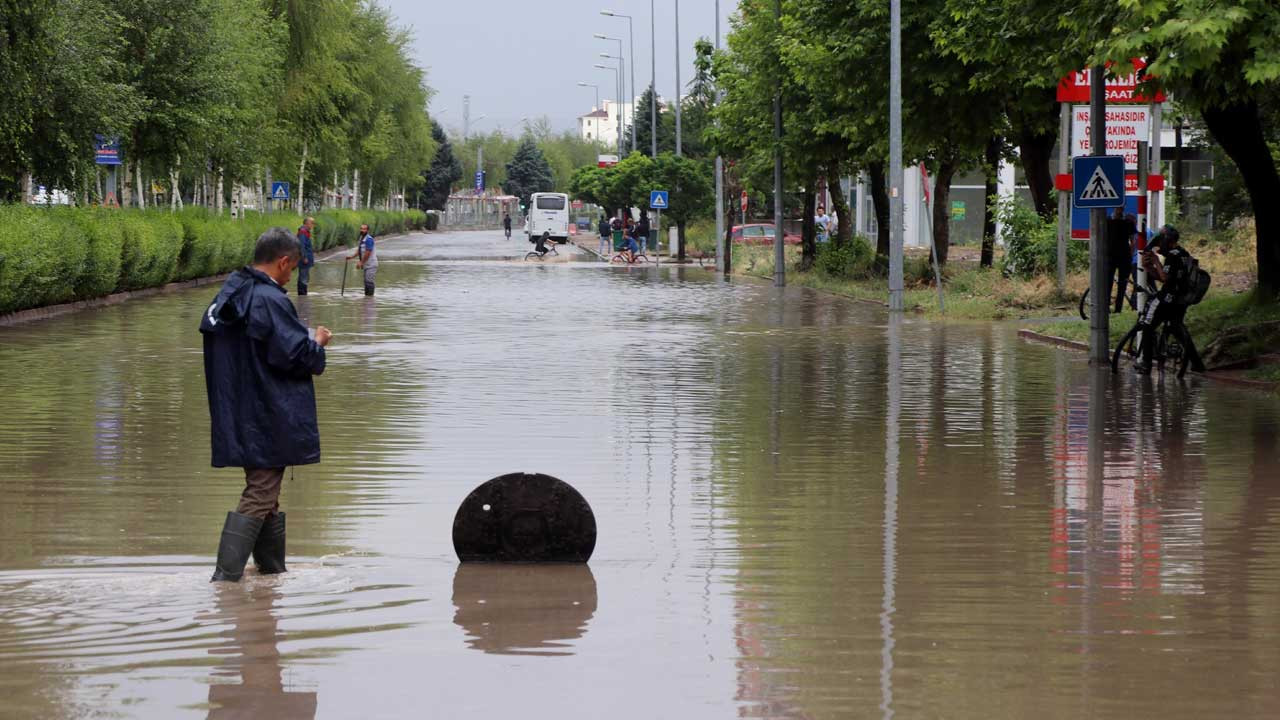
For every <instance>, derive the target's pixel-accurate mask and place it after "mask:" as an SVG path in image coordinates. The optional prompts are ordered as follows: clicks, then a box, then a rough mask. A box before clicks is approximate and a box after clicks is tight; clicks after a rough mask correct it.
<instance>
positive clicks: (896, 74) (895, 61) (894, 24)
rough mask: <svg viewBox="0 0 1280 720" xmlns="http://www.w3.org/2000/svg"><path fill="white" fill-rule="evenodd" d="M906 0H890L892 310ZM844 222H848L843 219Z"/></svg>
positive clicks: (895, 306) (898, 277) (899, 300)
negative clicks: (903, 24)
mask: <svg viewBox="0 0 1280 720" xmlns="http://www.w3.org/2000/svg"><path fill="white" fill-rule="evenodd" d="M902 181H903V176H902V0H890V3H889V310H890V311H891V312H902V309H903V297H902V219H903V218H902V199H903V198H902V190H903V188H902V184H903V182H902ZM841 222H844V221H843V220H842V221H841Z"/></svg>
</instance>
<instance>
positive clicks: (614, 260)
mask: <svg viewBox="0 0 1280 720" xmlns="http://www.w3.org/2000/svg"><path fill="white" fill-rule="evenodd" d="M609 264H610V265H626V264H627V256H626V255H625V254H623V253H618V254H616V255H614V256H613V257H611V258H609Z"/></svg>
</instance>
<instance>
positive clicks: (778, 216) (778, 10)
mask: <svg viewBox="0 0 1280 720" xmlns="http://www.w3.org/2000/svg"><path fill="white" fill-rule="evenodd" d="M894 2H898V0H894ZM773 18H774V22H775V27H781V26H782V0H774V4H773ZM774 72H775V73H776V76H775V78H774V88H773V285H774V287H783V286H785V285H786V284H787V254H786V247H784V246H783V243H782V239H783V237H785V236H784V234H783V232H782V210H783V203H782V74H781V72H782V71H781V69H780V67H775V70H774ZM676 117H677V118H679V117H680V116H679V115H677V116H676ZM678 122H679V120H677V123H678ZM676 127H677V128H678V127H679V125H678V124H677V126H676ZM676 137H677V138H678V137H679V135H676ZM677 147H679V146H678V145H677Z"/></svg>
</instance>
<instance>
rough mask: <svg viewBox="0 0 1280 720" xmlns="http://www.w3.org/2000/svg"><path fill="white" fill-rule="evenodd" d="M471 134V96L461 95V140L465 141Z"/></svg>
mask: <svg viewBox="0 0 1280 720" xmlns="http://www.w3.org/2000/svg"><path fill="white" fill-rule="evenodd" d="M470 134H471V96H470V95H463V96H462V141H463V142H466V141H467V136H468V135H470Z"/></svg>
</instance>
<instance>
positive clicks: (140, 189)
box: [133, 160, 147, 210]
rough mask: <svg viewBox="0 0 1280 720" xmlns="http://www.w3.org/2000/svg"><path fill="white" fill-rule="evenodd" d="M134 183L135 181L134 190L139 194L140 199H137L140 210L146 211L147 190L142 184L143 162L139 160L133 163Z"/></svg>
mask: <svg viewBox="0 0 1280 720" xmlns="http://www.w3.org/2000/svg"><path fill="white" fill-rule="evenodd" d="M133 181H134V190H135V191H136V192H137V194H138V198H137V200H138V209H139V210H146V209H147V190H146V187H145V186H143V184H142V161H141V160H137V161H135V162H134V163H133Z"/></svg>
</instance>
